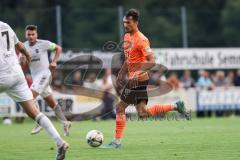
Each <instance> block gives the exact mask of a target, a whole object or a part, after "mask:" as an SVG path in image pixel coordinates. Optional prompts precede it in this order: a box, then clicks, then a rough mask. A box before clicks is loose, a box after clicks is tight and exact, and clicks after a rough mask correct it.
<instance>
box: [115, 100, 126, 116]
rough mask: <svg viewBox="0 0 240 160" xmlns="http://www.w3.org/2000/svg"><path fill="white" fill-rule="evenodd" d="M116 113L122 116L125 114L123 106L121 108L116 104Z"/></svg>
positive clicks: (120, 105)
mask: <svg viewBox="0 0 240 160" xmlns="http://www.w3.org/2000/svg"><path fill="white" fill-rule="evenodd" d="M116 113H117V114H124V113H125V106H123V105H122V104H121V103H118V104H117V105H116Z"/></svg>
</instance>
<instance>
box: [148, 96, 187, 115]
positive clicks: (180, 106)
mask: <svg viewBox="0 0 240 160" xmlns="http://www.w3.org/2000/svg"><path fill="white" fill-rule="evenodd" d="M146 111H147V113H148V114H149V115H150V116H157V115H159V114H161V113H166V112H170V111H178V112H179V113H181V114H182V115H183V116H184V117H185V118H186V119H187V120H190V116H189V113H188V112H187V111H186V108H185V105H184V102H183V101H181V100H179V101H177V102H175V103H173V104H154V105H151V106H149V107H147V109H146Z"/></svg>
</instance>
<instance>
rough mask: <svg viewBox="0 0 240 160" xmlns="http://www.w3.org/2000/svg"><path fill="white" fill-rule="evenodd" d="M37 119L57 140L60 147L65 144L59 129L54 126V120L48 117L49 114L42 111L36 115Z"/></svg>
mask: <svg viewBox="0 0 240 160" xmlns="http://www.w3.org/2000/svg"><path fill="white" fill-rule="evenodd" d="M35 120H36V121H37V123H38V124H39V125H40V126H41V127H43V128H44V129H45V130H46V132H47V133H48V134H49V135H50V136H51V137H52V138H53V140H54V141H55V143H56V145H57V146H58V147H59V146H61V145H62V144H63V140H62V138H61V136H60V135H59V133H58V131H57V130H56V128H55V127H54V126H53V124H52V122H51V121H50V120H49V119H48V117H47V116H45V115H44V114H43V113H41V112H40V113H39V114H38V115H37V116H36V118H35Z"/></svg>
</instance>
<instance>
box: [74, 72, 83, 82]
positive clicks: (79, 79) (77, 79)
mask: <svg viewBox="0 0 240 160" xmlns="http://www.w3.org/2000/svg"><path fill="white" fill-rule="evenodd" d="M72 85H79V86H82V85H83V80H82V74H81V71H80V70H78V71H76V72H75V73H74V75H73V79H72Z"/></svg>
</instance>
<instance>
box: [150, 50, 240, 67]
mask: <svg viewBox="0 0 240 160" xmlns="http://www.w3.org/2000/svg"><path fill="white" fill-rule="evenodd" d="M153 53H154V57H155V58H156V62H157V63H159V64H162V65H164V66H166V67H167V68H168V69H169V70H185V69H190V70H191V69H237V68H239V66H240V48H188V49H154V50H153Z"/></svg>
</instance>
